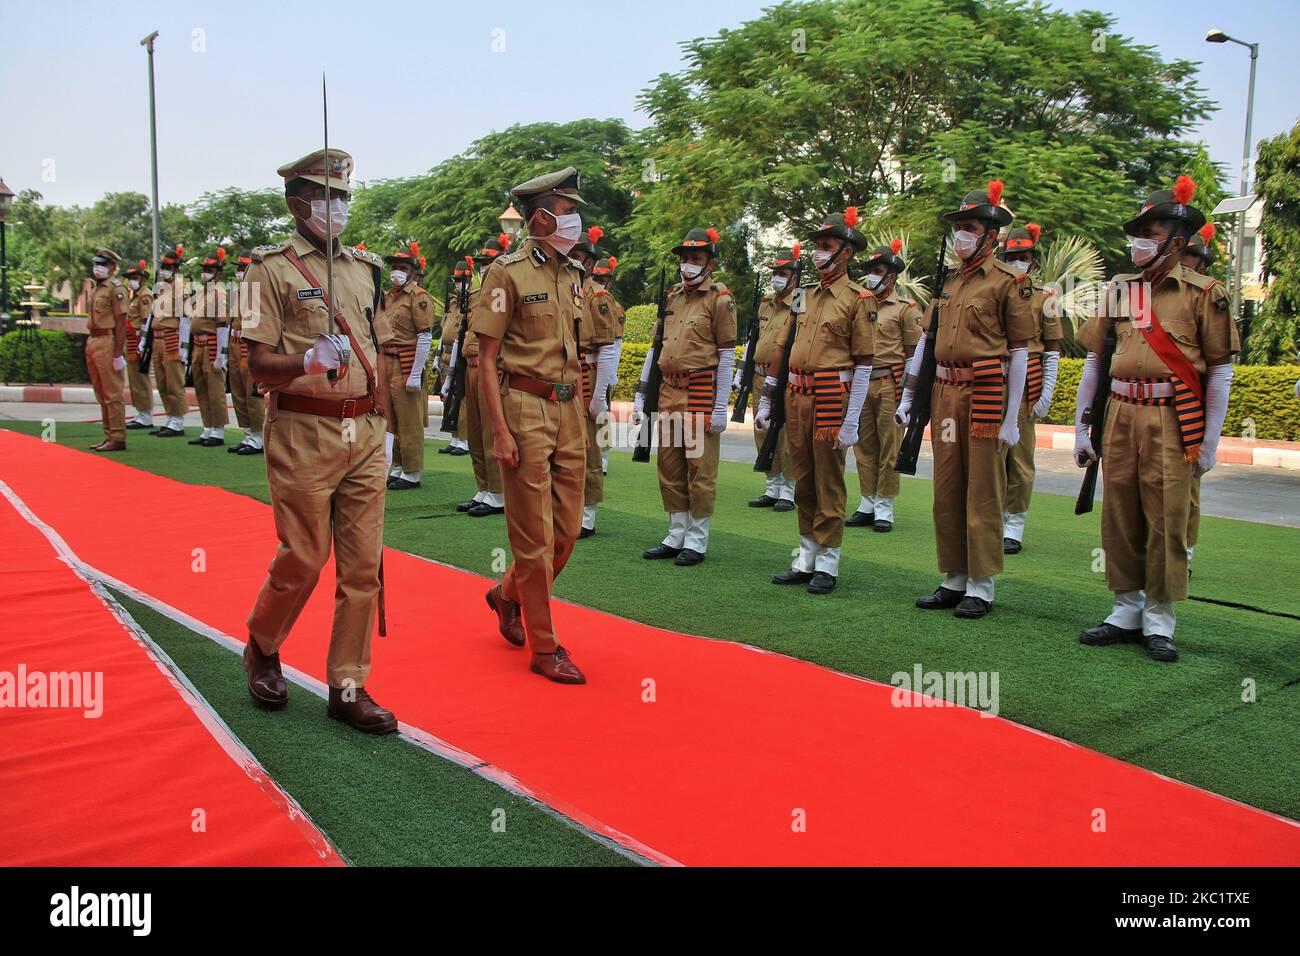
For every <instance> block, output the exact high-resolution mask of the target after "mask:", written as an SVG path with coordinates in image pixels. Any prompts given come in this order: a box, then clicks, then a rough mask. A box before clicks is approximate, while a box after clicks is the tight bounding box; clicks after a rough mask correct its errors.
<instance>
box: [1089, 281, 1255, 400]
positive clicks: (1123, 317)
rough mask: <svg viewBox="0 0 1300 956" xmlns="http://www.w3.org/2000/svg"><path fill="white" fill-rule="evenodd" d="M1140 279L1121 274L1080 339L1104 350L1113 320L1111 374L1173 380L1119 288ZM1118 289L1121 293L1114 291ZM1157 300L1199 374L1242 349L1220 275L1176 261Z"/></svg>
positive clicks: (1165, 324) (1160, 316)
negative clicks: (1215, 277)
mask: <svg viewBox="0 0 1300 956" xmlns="http://www.w3.org/2000/svg"><path fill="white" fill-rule="evenodd" d="M1139 278H1141V277H1140V276H1137V275H1122V276H1116V277H1115V279H1114V280H1113V281H1112V282H1111V284H1110V285H1108V286H1107V287H1106V289H1104V290H1103V291H1102V296H1101V299H1100V300H1099V301H1098V303H1097V315H1095V316H1093V317H1092V318H1091V319H1089V320H1088V321H1087V322H1086V323H1085V324H1084V326H1083V328H1081V329H1080V330H1079V341H1080V342H1082V343H1083V344H1084V346H1085V347H1086V348H1087V349H1088V351H1090V352H1098V353H1100V352H1102V351H1103V350H1104V349H1105V347H1106V323H1107V322H1108V321H1110V320H1111V319H1112V318H1113V320H1114V323H1115V355H1114V357H1113V358H1112V359H1111V363H1110V374H1111V375H1112V376H1114V377H1115V378H1125V379H1139V378H1168V377H1169V376H1170V375H1171V374H1172V371H1171V370H1170V369H1169V367H1168V366H1167V365H1165V363H1164V361H1163V360H1162V359H1161V358H1160V356H1158V355H1157V354H1156V353H1155V351H1154V350H1153V349H1152V348H1151V346H1149V345H1147V340H1146V338H1145V337H1144V336H1143V335H1142V332H1141V331H1140V330H1138V329H1135V328H1133V321H1132V310H1131V307H1130V304H1129V301H1128V297H1127V296H1126V295H1123V294H1120V292H1119V290H1118V289H1116V287H1118V286H1121V285H1122V284H1123V283H1125V282H1130V281H1133V280H1135V279H1139ZM1112 289H1116V291H1115V292H1113V293H1112V291H1111V290H1112ZM1151 298H1152V302H1151V305H1152V310H1153V311H1154V312H1155V316H1156V319H1157V320H1158V321H1159V322H1160V326H1161V328H1163V329H1164V330H1165V331H1166V332H1168V333H1169V337H1170V338H1172V339H1173V340H1174V342H1175V343H1177V345H1178V348H1179V350H1180V351H1181V352H1182V353H1183V354H1184V355H1186V356H1187V358H1188V360H1189V361H1190V362H1191V363H1192V365H1193V366H1195V368H1196V370H1197V371H1198V372H1201V373H1204V372H1205V370H1206V368H1207V367H1209V366H1212V365H1226V364H1227V363H1228V362H1230V361H1232V356H1233V355H1234V354H1235V353H1236V352H1238V351H1239V350H1240V349H1241V340H1240V339H1239V338H1238V336H1237V326H1236V324H1235V323H1234V322H1233V321H1232V317H1231V311H1230V309H1229V303H1228V293H1227V291H1226V290H1225V289H1224V288H1223V286H1222V285H1220V284H1219V281H1218V280H1217V279H1214V278H1212V277H1210V276H1203V275H1201V274H1199V273H1197V272H1193V271H1192V270H1190V269H1188V268H1187V267H1185V266H1183V265H1181V264H1180V265H1176V266H1174V268H1173V269H1172V270H1170V272H1169V274H1168V275H1167V276H1165V277H1164V278H1163V279H1161V280H1160V282H1159V283H1158V284H1157V285H1156V287H1155V289H1154V290H1153V291H1152V297H1151ZM1112 300H1113V301H1112ZM1111 312H1114V315H1113V316H1112V315H1111V314H1110V313H1111Z"/></svg>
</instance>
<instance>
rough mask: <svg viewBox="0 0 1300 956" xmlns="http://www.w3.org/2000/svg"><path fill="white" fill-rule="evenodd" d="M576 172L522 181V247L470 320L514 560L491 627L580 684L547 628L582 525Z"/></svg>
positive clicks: (495, 271)
mask: <svg viewBox="0 0 1300 956" xmlns="http://www.w3.org/2000/svg"><path fill="white" fill-rule="evenodd" d="M578 188H579V186H578V171H577V170H576V169H574V168H573V167H572V166H569V167H566V168H565V169H562V170H560V171H558V172H554V173H547V174H545V175H542V176H538V177H536V178H535V179H530V180H528V181H527V182H525V183H520V184H519V185H518V186H516V187H515V188H514V189H512V190H511V194H512V195H513V196H514V197H515V198H516V199H518V200H519V201H520V203H521V205H522V206H523V215H524V220H525V222H526V223H527V227H528V241H527V242H524V243H523V244H522V245H520V246H518V248H516V249H513V250H512V251H510V252H508V253H506V254H505V255H503V256H501V257H499V258H498V259H497V260H496V261H495V262H494V263H493V264H492V267H491V268H489V269H488V271H487V273H486V274H485V275H484V277H483V287H482V294H481V295H480V296H479V298H478V301H477V303H476V305H475V308H474V314H473V316H472V317H471V319H470V327H471V329H472V330H473V331H474V333H475V334H476V335H477V336H478V338H479V360H480V363H479V367H480V368H483V367H486V368H489V369H497V368H499V369H500V375H499V382H498V381H497V380H494V379H493V377H492V376H490V375H485V376H481V377H480V378H479V382H478V384H479V389H480V391H481V392H482V393H483V399H484V404H485V405H486V406H487V410H488V415H489V417H490V418H491V420H492V438H493V447H492V454H493V455H494V456H495V457H496V459H497V461H498V462H499V463H500V465H501V480H502V485H503V486H504V488H505V497H506V531H507V533H508V535H509V537H510V551H511V554H512V558H513V560H512V561H511V563H510V566H509V567H508V568H506V572H505V574H504V575H503V576H502V578H501V583H500V584H497V585H495V586H493V587H492V589H491V590H489V591H488V593H487V603H488V606H489V607H491V608H492V609H493V611H495V612H496V614H497V628H498V630H499V631H500V632H501V635H502V637H504V638H505V639H506V640H507V641H508V642H510V643H511V644H513V645H515V646H517V647H522V646H523V645H524V643H525V642H526V643H527V644H528V646H529V650H530V651H531V660H530V663H529V667H530V669H531V670H532V671H533V672H534V673H536V674H541V675H542V676H543V677H546V678H547V679H549V680H553V681H556V682H557V683H561V684H584V683H586V678H585V677H584V676H583V674H582V671H581V670H579V669H578V666H577V664H575V663H574V662H573V659H572V658H571V657H570V656H569V653H568V651H567V650H566V649H565V648H564V647H563V646H562V645H561V644H560V642H559V640H558V639H557V637H556V634H555V625H554V624H553V623H552V621H551V588H552V586H553V585H554V583H555V578H556V577H557V576H558V575H559V573H560V572H561V571H562V570H564V566H565V564H566V563H567V562H568V560H569V556H570V555H571V554H572V553H573V544H574V542H575V541H576V540H577V538H578V530H579V528H580V527H581V523H582V486H583V469H584V465H585V461H586V438H585V435H586V426H585V424H584V422H583V418H584V416H583V410H582V408H581V406H580V404H579V401H578V400H577V399H578V398H579V391H580V388H581V381H580V379H581V375H582V370H581V365H580V362H579V356H578V340H577V331H578V323H579V322H580V320H581V317H582V310H583V298H582V272H581V270H579V269H578V267H577V266H576V265H574V264H573V263H572V262H571V261H570V259H569V252H570V250H572V249H573V247H574V245H575V244H577V242H578V240H579V239H580V238H581V237H582V217H581V216H580V215H579V214H578V206H579V204H580V203H582V202H583V199H582V197H581V196H580V195H579V194H578Z"/></svg>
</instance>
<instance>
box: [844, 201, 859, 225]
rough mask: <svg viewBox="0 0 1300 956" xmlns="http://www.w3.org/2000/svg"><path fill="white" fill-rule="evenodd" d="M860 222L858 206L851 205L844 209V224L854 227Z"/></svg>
mask: <svg viewBox="0 0 1300 956" xmlns="http://www.w3.org/2000/svg"><path fill="white" fill-rule="evenodd" d="M857 224H858V207H857V206H850V207H849V208H848V209H845V210H844V225H845V226H847V227H848V228H849V229H852V228H853V227H854V226H856V225H857Z"/></svg>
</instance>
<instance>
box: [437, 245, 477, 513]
mask: <svg viewBox="0 0 1300 956" xmlns="http://www.w3.org/2000/svg"><path fill="white" fill-rule="evenodd" d="M473 278H474V260H473V259H472V258H471V257H470V256H466V257H465V258H464V259H462V260H460V261H458V262H457V263H456V267H455V269H453V270H452V274H451V290H452V292H451V298H450V300H449V304H448V307H447V308H446V310H444V312H443V314H442V327H441V331H440V332H439V339H438V378H439V382H438V394H439V395H440V396H441V397H442V400H443V401H444V402H446V401H447V396H448V395H449V394H450V389H451V379H452V370H453V367H454V366H453V358H454V357H455V356H456V341H457V339H458V338H459V337H460V329H461V326H462V325H467V324H468V322H469V315H470V312H471V311H473V310H472V309H470V308H469V306H466V307H465V310H464V311H462V310H461V307H460V300H461V290H462V289H464V291H465V295H466V297H469V296H472V295H473V294H474V292H473V290H472V289H471V288H470V287H471V286H472V284H473ZM465 335H466V338H468V337H469V332H468V331H466V333H465ZM465 378H466V379H468V378H469V375H468V373H467V374H466V376H465ZM468 423H469V418H468V416H466V415H461V416H460V418H459V419H457V421H456V432H455V434H453V435H452V436H451V441H449V442H448V443H447V444H445V445H443V446H442V447H441V448H439V449H438V454H439V455H452V456H455V457H460V456H461V455H468V454H469V426H468ZM476 503H477V502H475V501H473V500H470V501H464V502H461V503H460V504H459V505H457V506H456V510H457V511H462V512H464V511H469V509H470V508H472V507H473V506H474V505H475V504H476Z"/></svg>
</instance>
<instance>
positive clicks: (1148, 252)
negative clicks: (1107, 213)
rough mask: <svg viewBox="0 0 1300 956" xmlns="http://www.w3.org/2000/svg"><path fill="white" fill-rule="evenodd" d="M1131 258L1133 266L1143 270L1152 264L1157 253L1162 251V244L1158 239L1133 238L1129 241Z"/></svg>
mask: <svg viewBox="0 0 1300 956" xmlns="http://www.w3.org/2000/svg"><path fill="white" fill-rule="evenodd" d="M1128 248H1129V258H1130V259H1132V260H1133V264H1134V265H1135V266H1138V267H1139V268H1142V267H1144V266H1148V265H1150V264H1151V261H1152V260H1153V259H1155V257H1156V253H1157V252H1159V251H1160V242H1159V241H1158V240H1156V239H1139V238H1136V237H1135V238H1132V239H1130V240H1129V241H1128Z"/></svg>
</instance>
